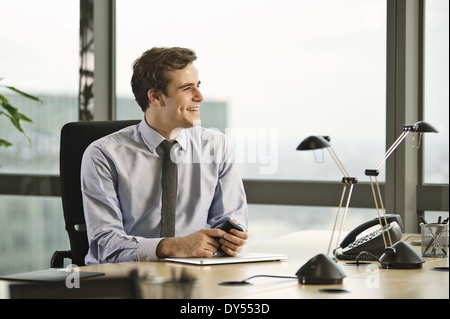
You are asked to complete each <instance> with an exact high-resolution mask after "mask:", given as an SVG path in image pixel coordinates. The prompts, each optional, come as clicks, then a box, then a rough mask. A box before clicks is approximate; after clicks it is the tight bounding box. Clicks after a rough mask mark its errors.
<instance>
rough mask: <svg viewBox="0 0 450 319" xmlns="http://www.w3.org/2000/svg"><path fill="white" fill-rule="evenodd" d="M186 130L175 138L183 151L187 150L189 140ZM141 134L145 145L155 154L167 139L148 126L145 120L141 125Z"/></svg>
mask: <svg viewBox="0 0 450 319" xmlns="http://www.w3.org/2000/svg"><path fill="white" fill-rule="evenodd" d="M185 131H186V130H181V132H180V134H178V136H177V137H176V138H175V141H177V142H178V144H179V145H180V147H181V148H182V149H183V150H186V148H187V139H186V132H185ZM139 132H140V133H141V136H142V139H143V141H144V143H145V144H146V145H147V147H148V148H149V150H150V152H152V153H153V152H154V151H155V150H156V148H157V147H158V146H159V144H161V142H162V141H163V140H165V137H164V136H162V135H161V134H159V133H158V132H156V131H155V130H154V129H153V128H151V127H150V125H148V124H147V122H146V121H145V119H143V120H142V121H141V123H139Z"/></svg>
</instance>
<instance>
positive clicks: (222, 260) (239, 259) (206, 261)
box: [164, 253, 288, 265]
mask: <svg viewBox="0 0 450 319" xmlns="http://www.w3.org/2000/svg"><path fill="white" fill-rule="evenodd" d="M287 258H288V256H287V255H282V254H257V253H242V254H240V255H238V256H236V257H230V256H221V255H214V256H213V257H211V258H180V257H171V258H164V261H171V262H178V263H185V264H193V265H221V264H238V263H249V262H262V261H281V260H287Z"/></svg>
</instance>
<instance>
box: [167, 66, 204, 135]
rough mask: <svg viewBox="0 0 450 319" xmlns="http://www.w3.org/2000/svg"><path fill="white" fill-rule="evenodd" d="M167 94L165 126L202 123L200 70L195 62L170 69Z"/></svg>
mask: <svg viewBox="0 0 450 319" xmlns="http://www.w3.org/2000/svg"><path fill="white" fill-rule="evenodd" d="M168 76H169V77H170V79H171V81H170V82H169V84H168V86H167V90H166V92H167V95H164V94H162V97H161V99H162V102H163V103H162V104H163V108H164V109H163V115H164V119H163V121H164V126H165V129H166V130H170V131H171V130H174V129H177V128H188V127H192V126H195V125H199V124H200V104H201V102H202V101H203V95H202V94H201V93H200V90H199V86H200V81H199V79H198V71H197V68H196V67H195V65H194V64H193V63H189V64H188V65H187V66H186V67H185V68H184V69H181V70H174V71H170V72H169V74H168Z"/></svg>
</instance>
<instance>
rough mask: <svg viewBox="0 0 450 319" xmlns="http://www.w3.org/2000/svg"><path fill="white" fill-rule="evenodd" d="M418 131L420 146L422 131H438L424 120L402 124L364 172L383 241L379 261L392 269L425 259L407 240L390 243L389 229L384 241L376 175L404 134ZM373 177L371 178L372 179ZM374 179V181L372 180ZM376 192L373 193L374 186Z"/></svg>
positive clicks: (419, 263) (416, 264)
mask: <svg viewBox="0 0 450 319" xmlns="http://www.w3.org/2000/svg"><path fill="white" fill-rule="evenodd" d="M410 132H413V133H419V138H418V144H417V146H416V147H420V140H421V138H422V134H423V133H429V132H433V133H437V132H438V131H437V130H436V129H435V128H434V127H432V126H431V125H430V124H428V123H425V122H417V123H415V124H413V125H404V126H403V132H402V134H400V136H399V137H398V138H397V140H396V141H395V142H394V144H392V146H391V147H390V148H389V149H388V150H387V151H386V154H384V156H383V157H382V158H381V159H380V160H379V161H378V162H377V163H376V165H375V167H374V168H372V169H366V171H365V174H366V176H369V178H370V186H371V188H372V194H373V199H374V202H375V207H376V209H377V213H378V220H379V223H380V227H381V234H382V236H383V241H384V248H385V249H384V251H385V252H384V254H383V255H381V257H380V259H379V261H380V263H381V266H382V267H383V268H393V269H418V268H422V264H423V263H424V262H425V260H424V259H423V258H422V256H421V255H420V254H419V253H418V252H416V250H415V249H414V248H413V247H412V246H411V245H410V244H408V243H407V242H404V241H398V242H396V243H395V244H394V245H393V244H392V240H391V236H390V234H389V231H387V232H386V233H387V237H388V241H386V236H385V234H384V233H385V232H384V231H383V223H382V221H381V216H380V209H381V211H382V213H383V219H384V222H385V223H384V224H385V225H387V221H386V212H385V209H384V206H383V201H382V199H381V193H380V187H379V185H378V179H377V176H378V174H379V171H378V169H379V168H380V166H381V165H382V164H383V163H384V162H385V161H386V160H387V159H388V157H389V156H390V155H391V154H392V153H393V152H394V151H395V149H396V148H397V147H398V146H399V145H400V144H401V143H402V142H403V140H404V139H405V138H406V136H407V135H408V134H409V133H410ZM372 178H373V179H372ZM374 180H375V181H374ZM374 186H376V193H377V194H375V187H374ZM377 195H378V200H379V202H380V207H379V206H378V200H377Z"/></svg>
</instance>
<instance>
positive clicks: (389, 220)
mask: <svg viewBox="0 0 450 319" xmlns="http://www.w3.org/2000/svg"><path fill="white" fill-rule="evenodd" d="M386 221H387V223H388V224H390V223H392V222H397V224H398V225H399V226H400V228H401V229H403V223H402V219H401V217H400V215H397V214H387V215H386ZM379 223H380V221H379V219H378V217H374V218H373V219H370V220H368V221H366V222H365V223H363V224H361V225H359V226H358V227H356V228H355V229H353V230H352V231H351V232H350V233H349V234H348V235H347V236H346V237H345V238H344V239H343V240H342V242H341V244H340V247H341V248H345V247H347V246H348V245H350V244H351V243H353V242H354V241H355V240H356V237H357V236H358V235H359V234H361V233H362V232H363V231H365V230H366V229H369V228H370V227H372V226H375V225H378V224H379ZM381 224H382V225H383V226H385V222H384V217H381Z"/></svg>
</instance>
